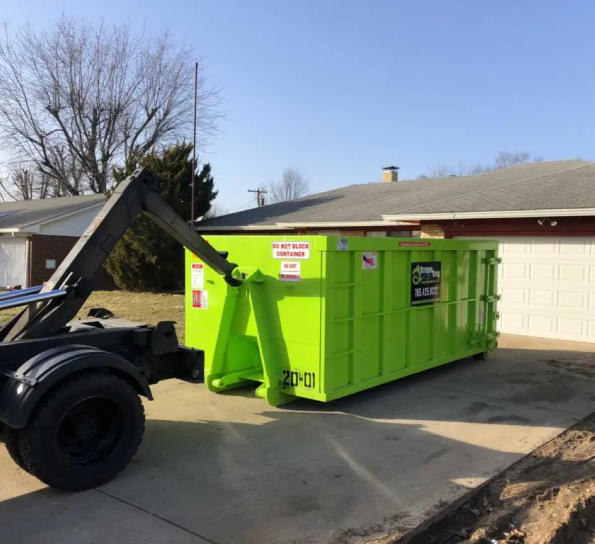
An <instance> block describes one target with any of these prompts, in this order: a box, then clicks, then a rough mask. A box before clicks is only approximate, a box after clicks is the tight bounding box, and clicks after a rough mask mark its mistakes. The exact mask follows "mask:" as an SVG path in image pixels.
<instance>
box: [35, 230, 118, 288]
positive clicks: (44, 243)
mask: <svg viewBox="0 0 595 544" xmlns="http://www.w3.org/2000/svg"><path fill="white" fill-rule="evenodd" d="M77 241H78V238H77V237H74V236H47V235H43V236H42V235H33V236H31V239H30V245H29V274H28V276H29V277H28V284H29V285H30V286H33V285H41V284H43V283H44V282H46V281H47V280H48V279H49V278H50V277H51V275H52V274H53V273H54V270H55V269H48V268H46V261H48V260H53V261H55V262H56V268H57V267H58V266H60V263H62V261H63V260H64V258H65V257H66V256H67V255H68V253H69V252H70V250H71V249H72V247H73V246H74V244H76V242H77ZM94 281H95V288H96V289H100V290H112V289H115V288H116V284H115V283H114V280H113V279H112V277H111V276H110V275H109V273H108V272H107V270H106V269H105V268H104V267H103V266H102V267H101V268H100V269H99V271H98V272H97V274H95V278H94Z"/></svg>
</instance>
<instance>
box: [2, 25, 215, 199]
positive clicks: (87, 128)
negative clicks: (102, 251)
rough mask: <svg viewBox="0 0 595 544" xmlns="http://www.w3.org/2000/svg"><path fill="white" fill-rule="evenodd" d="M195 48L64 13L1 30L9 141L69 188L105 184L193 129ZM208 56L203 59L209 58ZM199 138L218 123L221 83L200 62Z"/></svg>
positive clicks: (72, 191) (12, 151) (165, 35)
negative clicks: (116, 171) (43, 26)
mask: <svg viewBox="0 0 595 544" xmlns="http://www.w3.org/2000/svg"><path fill="white" fill-rule="evenodd" d="M191 57H192V49H191V48H190V47H187V46H185V45H180V44H176V43H175V42H174V40H173V39H172V36H171V34H170V33H169V32H168V31H164V32H162V33H161V34H159V35H156V36H146V35H144V34H143V33H138V32H135V31H133V30H132V29H131V28H130V27H129V26H127V25H122V26H114V27H108V26H106V25H104V24H103V23H101V24H99V25H95V26H93V25H91V24H89V23H87V22H78V21H75V20H74V19H70V18H67V17H65V16H62V18H60V19H59V20H58V21H57V23H55V24H54V25H53V26H51V27H50V28H49V29H48V30H46V31H36V30H35V29H34V28H32V27H30V26H27V27H25V28H23V29H22V30H20V31H19V32H18V33H16V35H14V36H12V35H11V34H10V33H9V31H8V29H7V28H6V27H5V30H4V33H3V34H2V35H1V36H0V143H1V144H3V147H4V149H3V151H4V152H5V154H7V156H9V157H10V159H11V160H12V161H16V162H17V163H24V162H27V163H32V164H33V165H34V166H35V168H36V169H37V171H39V172H40V173H41V174H43V175H45V176H48V177H49V179H50V180H51V181H52V183H53V184H54V185H55V186H56V187H57V188H58V191H59V192H60V193H61V194H69V195H77V194H82V193H85V192H93V193H102V192H105V191H106V190H107V189H108V188H109V187H110V185H111V183H112V170H113V167H114V166H115V165H118V164H122V163H125V162H126V161H132V160H134V159H135V158H138V157H139V156H142V155H143V154H145V153H147V152H148V151H149V150H150V149H151V148H153V147H154V146H155V145H157V144H167V143H170V142H172V141H174V140H177V139H181V138H183V137H184V136H188V135H190V134H191V132H190V130H191V126H192V113H193V62H192V60H193V59H192V58H191ZM201 64H203V63H202V59H201ZM199 74H200V78H199V82H198V127H199V129H200V133H199V142H200V143H201V144H204V142H205V140H206V139H208V137H209V136H210V135H212V134H213V132H214V131H215V130H216V126H217V121H218V119H219V117H220V116H219V113H218V105H219V103H220V95H219V91H218V90H217V89H215V88H213V87H210V86H208V85H207V83H206V79H205V76H204V70H202V69H201V70H199Z"/></svg>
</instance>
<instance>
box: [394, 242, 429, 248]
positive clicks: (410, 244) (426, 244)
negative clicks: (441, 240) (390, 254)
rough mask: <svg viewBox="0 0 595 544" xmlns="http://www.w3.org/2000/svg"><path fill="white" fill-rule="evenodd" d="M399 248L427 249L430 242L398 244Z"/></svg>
mask: <svg viewBox="0 0 595 544" xmlns="http://www.w3.org/2000/svg"><path fill="white" fill-rule="evenodd" d="M399 245H400V246H401V247H427V246H429V245H431V243H430V242H399Z"/></svg>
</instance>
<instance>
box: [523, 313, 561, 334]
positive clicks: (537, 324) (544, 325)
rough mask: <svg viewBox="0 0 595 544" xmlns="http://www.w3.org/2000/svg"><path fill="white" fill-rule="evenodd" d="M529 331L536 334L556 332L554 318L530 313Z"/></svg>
mask: <svg viewBox="0 0 595 544" xmlns="http://www.w3.org/2000/svg"><path fill="white" fill-rule="evenodd" d="M528 324H529V327H528V332H529V334H533V335H535V336H550V335H551V334H553V333H554V330H555V327H554V318H552V317H546V316H542V315H530V316H529V319H528Z"/></svg>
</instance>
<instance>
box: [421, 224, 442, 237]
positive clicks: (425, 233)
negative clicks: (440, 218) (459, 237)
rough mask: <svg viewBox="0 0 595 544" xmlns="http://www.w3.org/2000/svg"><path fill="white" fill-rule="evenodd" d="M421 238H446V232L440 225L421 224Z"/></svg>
mask: <svg viewBox="0 0 595 544" xmlns="http://www.w3.org/2000/svg"><path fill="white" fill-rule="evenodd" d="M420 230H421V238H444V230H443V229H442V227H441V226H439V225H432V224H424V223H422V224H421V229H420Z"/></svg>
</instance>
